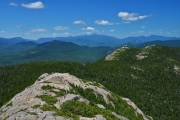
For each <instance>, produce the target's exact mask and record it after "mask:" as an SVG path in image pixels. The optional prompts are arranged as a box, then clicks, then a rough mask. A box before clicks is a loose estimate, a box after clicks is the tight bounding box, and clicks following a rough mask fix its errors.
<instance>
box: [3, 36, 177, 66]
mask: <svg viewBox="0 0 180 120" xmlns="http://www.w3.org/2000/svg"><path fill="white" fill-rule="evenodd" d="M53 39H56V40H53ZM156 39H159V40H156ZM61 40H62V41H61ZM124 45H125V46H128V47H136V48H143V47H146V46H149V45H161V46H170V47H180V38H175V37H163V36H155V35H153V36H148V37H145V36H139V37H128V38H124V39H118V38H114V37H111V36H105V35H98V34H93V35H84V36H76V37H60V38H41V39H38V40H36V41H32V40H27V39H23V38H20V37H16V38H9V39H6V38H0V65H11V64H19V63H26V62H35V61H76V62H83V63H84V62H94V61H96V60H98V59H100V58H102V57H104V56H106V55H107V54H108V53H110V52H112V51H114V50H115V49H117V48H119V47H122V46H124Z"/></svg>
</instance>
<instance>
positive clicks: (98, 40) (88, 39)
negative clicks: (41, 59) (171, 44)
mask: <svg viewBox="0 0 180 120" xmlns="http://www.w3.org/2000/svg"><path fill="white" fill-rule="evenodd" d="M53 40H60V41H65V42H72V43H75V44H78V45H81V46H82V45H83V46H89V47H97V46H109V47H117V46H119V45H122V44H126V43H132V44H140V43H144V42H148V41H154V40H163V41H164V40H180V38H178V37H165V36H158V35H151V36H138V37H127V38H122V39H120V38H115V37H112V36H108V35H101V34H92V35H82V36H69V37H54V38H39V39H38V40H29V39H23V38H21V37H15V38H0V43H4V44H10V45H12V44H16V43H18V42H25V41H34V42H36V43H37V44H42V43H46V42H51V41H53Z"/></svg>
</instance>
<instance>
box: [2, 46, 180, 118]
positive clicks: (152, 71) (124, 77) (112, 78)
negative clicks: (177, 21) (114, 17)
mask: <svg viewBox="0 0 180 120" xmlns="http://www.w3.org/2000/svg"><path fill="white" fill-rule="evenodd" d="M0 71H1V72H0V82H1V84H0V89H1V92H0V96H1V97H0V106H2V105H3V104H4V103H6V102H7V101H9V100H10V99H11V98H12V97H13V96H14V95H15V94H17V93H18V92H21V91H22V90H23V89H24V88H25V87H27V86H29V85H31V84H33V83H34V81H35V80H36V79H37V78H38V77H39V76H40V75H41V74H43V73H52V72H60V73H70V74H72V75H75V76H77V77H79V78H83V79H87V80H92V81H97V82H100V83H101V84H103V85H104V86H105V87H107V88H108V89H110V90H111V91H113V92H115V93H116V94H118V95H120V96H123V97H128V98H130V99H131V100H132V101H134V102H135V103H136V104H137V106H138V107H139V108H140V109H141V110H142V111H144V113H145V114H147V115H150V116H152V117H153V118H154V119H155V120H179V119H180V115H179V111H180V106H179V105H180V49H179V48H171V47H161V46H150V47H146V48H143V49H141V50H138V49H135V48H121V49H119V51H117V52H116V54H115V55H114V58H113V59H112V60H105V59H104V58H102V59H100V60H98V61H97V62H94V63H91V64H80V63H73V62H42V63H30V64H22V65H14V66H7V67H1V68H0Z"/></svg>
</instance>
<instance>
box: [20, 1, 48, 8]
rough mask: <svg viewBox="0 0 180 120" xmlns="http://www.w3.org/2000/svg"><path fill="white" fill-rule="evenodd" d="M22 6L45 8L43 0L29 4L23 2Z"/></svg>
mask: <svg viewBox="0 0 180 120" xmlns="http://www.w3.org/2000/svg"><path fill="white" fill-rule="evenodd" d="M21 6H22V7H25V8H29V9H42V8H44V4H43V3H42V2H41V1H38V2H34V3H28V4H24V3H22V4H21Z"/></svg>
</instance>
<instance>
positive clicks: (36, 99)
mask: <svg viewBox="0 0 180 120" xmlns="http://www.w3.org/2000/svg"><path fill="white" fill-rule="evenodd" d="M132 118H136V119H143V120H149V119H152V118H151V117H149V116H146V115H144V113H143V112H142V111H141V110H140V109H139V108H138V107H137V106H136V105H135V104H134V103H133V102H132V101H131V100H130V99H128V98H122V97H120V96H117V95H115V94H114V93H112V92H110V91H108V90H107V89H106V88H104V86H102V85H101V84H98V83H95V82H83V81H82V80H81V79H79V78H77V77H75V76H72V75H70V74H68V73H52V74H47V73H45V74H43V75H41V76H40V77H39V78H38V79H37V80H36V82H35V83H34V84H33V85H32V86H29V87H27V88H26V89H25V90H24V91H22V92H21V93H19V94H17V95H16V96H14V97H13V98H12V99H11V100H10V101H9V102H8V103H7V104H6V105H4V106H3V107H2V108H1V109H0V119H2V120H3V119H4V120H72V119H75V120H76V119H80V120H106V119H114V120H116V119H117V120H128V119H132Z"/></svg>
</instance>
